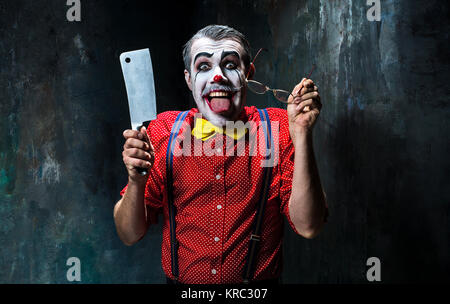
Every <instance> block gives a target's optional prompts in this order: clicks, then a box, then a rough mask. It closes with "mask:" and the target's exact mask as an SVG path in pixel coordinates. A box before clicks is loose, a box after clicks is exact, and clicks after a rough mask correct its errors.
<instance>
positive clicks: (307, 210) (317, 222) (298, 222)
mask: <svg viewBox="0 0 450 304" xmlns="http://www.w3.org/2000/svg"><path fill="white" fill-rule="evenodd" d="M293 144H294V148H295V157H294V172H293V178H292V192H291V197H290V200H289V216H290V218H291V220H292V222H293V224H294V226H295V228H296V229H297V231H298V232H299V233H300V234H301V235H303V236H304V237H307V238H312V237H314V236H315V235H317V233H318V232H319V231H320V229H321V228H322V225H323V222H324V216H325V208H326V207H325V197H324V192H323V190H322V185H321V182H320V177H319V172H318V169H317V164H316V160H315V157H314V150H313V142H312V134H311V133H307V134H296V136H295V140H294V142H293Z"/></svg>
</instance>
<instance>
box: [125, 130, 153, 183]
mask: <svg viewBox="0 0 450 304" xmlns="http://www.w3.org/2000/svg"><path fill="white" fill-rule="evenodd" d="M123 137H125V144H124V145H123V152H122V156H123V163H124V164H125V167H126V168H127V171H128V179H129V180H130V181H133V182H137V183H139V184H142V183H145V182H146V181H147V178H148V176H147V175H144V176H142V175H141V174H139V172H138V171H137V168H144V169H147V170H150V168H151V167H152V166H153V163H154V162H155V150H154V148H153V145H152V143H151V141H150V138H149V137H148V135H147V131H146V130H145V127H142V128H141V129H140V131H136V130H125V131H124V132H123Z"/></svg>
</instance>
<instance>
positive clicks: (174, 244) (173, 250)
mask: <svg viewBox="0 0 450 304" xmlns="http://www.w3.org/2000/svg"><path fill="white" fill-rule="evenodd" d="M188 112H189V111H185V112H180V113H179V114H178V116H177V118H176V120H175V122H174V124H173V126H172V130H171V131H170V137H169V143H168V144H167V151H166V179H167V201H168V206H169V223H170V254H171V257H172V259H171V263H172V275H173V276H174V277H175V278H176V279H177V278H178V241H177V239H176V230H175V229H176V225H175V215H176V209H175V204H174V202H173V175H172V169H173V150H174V148H175V142H176V140H175V139H176V138H177V136H178V132H179V131H180V128H181V125H182V124H183V121H184V119H185V118H186V115H187V114H188Z"/></svg>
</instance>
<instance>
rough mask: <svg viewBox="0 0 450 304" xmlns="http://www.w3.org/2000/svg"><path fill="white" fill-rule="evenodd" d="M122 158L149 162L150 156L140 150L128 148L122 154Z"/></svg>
mask: <svg viewBox="0 0 450 304" xmlns="http://www.w3.org/2000/svg"><path fill="white" fill-rule="evenodd" d="M122 154H123V156H125V157H133V158H139V159H143V160H151V159H152V155H151V154H150V153H149V152H146V151H144V150H142V149H138V148H130V149H126V150H124V151H123V152H122Z"/></svg>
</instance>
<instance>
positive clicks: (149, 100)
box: [120, 49, 156, 175]
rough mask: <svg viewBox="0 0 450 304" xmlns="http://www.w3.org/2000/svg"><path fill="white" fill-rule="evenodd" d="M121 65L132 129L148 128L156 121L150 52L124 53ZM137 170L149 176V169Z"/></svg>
mask: <svg viewBox="0 0 450 304" xmlns="http://www.w3.org/2000/svg"><path fill="white" fill-rule="evenodd" d="M120 65H121V66H122V73H123V78H124V80H125V87H126V89H127V96H128V108H129V110H130V120H131V128H132V129H133V130H139V129H140V128H141V127H142V126H145V127H146V128H147V127H148V124H149V123H150V121H151V120H154V119H156V95H155V82H154V77H153V67H152V59H151V57H150V50H149V49H142V50H136V51H130V52H124V53H122V54H120ZM137 170H138V172H139V173H140V174H141V175H146V174H147V169H144V168H137Z"/></svg>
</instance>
